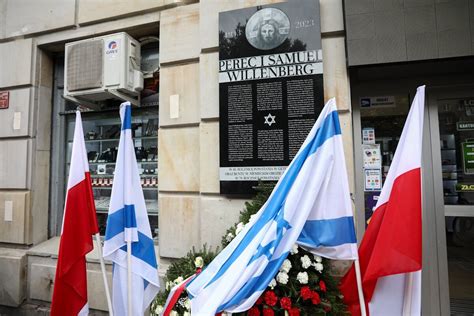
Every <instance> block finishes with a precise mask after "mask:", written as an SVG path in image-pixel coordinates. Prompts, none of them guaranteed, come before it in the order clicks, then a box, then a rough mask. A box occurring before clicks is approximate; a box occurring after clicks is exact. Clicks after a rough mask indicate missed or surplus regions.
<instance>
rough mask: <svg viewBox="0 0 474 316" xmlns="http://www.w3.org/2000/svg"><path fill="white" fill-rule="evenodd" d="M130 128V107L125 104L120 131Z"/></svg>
mask: <svg viewBox="0 0 474 316" xmlns="http://www.w3.org/2000/svg"><path fill="white" fill-rule="evenodd" d="M131 128H132V106H131V105H130V104H127V105H126V106H125V115H124V118H123V123H122V130H125V129H131Z"/></svg>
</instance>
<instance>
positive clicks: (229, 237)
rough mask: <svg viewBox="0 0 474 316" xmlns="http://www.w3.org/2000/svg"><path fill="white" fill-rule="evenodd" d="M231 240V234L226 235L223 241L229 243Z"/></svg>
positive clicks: (232, 237) (232, 235)
mask: <svg viewBox="0 0 474 316" xmlns="http://www.w3.org/2000/svg"><path fill="white" fill-rule="evenodd" d="M232 239H234V234H232V233H228V234H227V236H225V240H227V241H228V242H231V241H232Z"/></svg>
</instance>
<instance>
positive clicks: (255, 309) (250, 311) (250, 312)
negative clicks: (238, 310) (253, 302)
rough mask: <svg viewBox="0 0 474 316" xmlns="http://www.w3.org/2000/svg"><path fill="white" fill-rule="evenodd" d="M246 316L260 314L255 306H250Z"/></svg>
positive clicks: (258, 315) (257, 315)
mask: <svg viewBox="0 0 474 316" xmlns="http://www.w3.org/2000/svg"><path fill="white" fill-rule="evenodd" d="M248 316H260V311H259V310H258V308H257V307H255V306H254V307H252V308H251V309H249V312H248Z"/></svg>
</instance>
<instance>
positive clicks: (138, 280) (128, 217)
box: [104, 102, 159, 316]
mask: <svg viewBox="0 0 474 316" xmlns="http://www.w3.org/2000/svg"><path fill="white" fill-rule="evenodd" d="M120 118H121V121H122V131H121V133H120V142H119V147H118V154H117V162H116V164H115V174H114V182H113V186H112V196H111V198H110V206H109V216H108V218H107V229H106V231H105V242H104V258H105V259H108V260H111V261H112V262H113V273H112V274H113V297H112V301H113V309H114V315H127V310H128V307H127V305H128V304H127V268H128V267H127V245H126V242H127V241H131V242H132V260H131V266H132V267H131V268H132V293H133V298H132V308H133V315H134V316H135V315H143V313H144V311H145V309H146V308H147V307H148V306H149V305H150V303H151V301H152V300H153V298H154V297H155V296H156V294H157V293H158V289H159V280H158V265H157V263H156V256H155V248H154V244H153V237H152V235H151V230H150V223H149V222H148V214H147V210H146V206H145V199H144V197H143V191H142V187H141V183H140V176H139V172H138V165H137V159H136V157H135V146H134V143H133V140H132V130H131V127H132V109H131V105H130V102H125V103H122V104H121V105H120ZM128 316H132V315H128Z"/></svg>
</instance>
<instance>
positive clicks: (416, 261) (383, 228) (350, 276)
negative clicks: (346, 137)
mask: <svg viewBox="0 0 474 316" xmlns="http://www.w3.org/2000/svg"><path fill="white" fill-rule="evenodd" d="M424 104H425V86H421V87H418V89H417V92H416V95H415V99H414V100H413V104H412V106H411V109H410V113H409V114H408V118H407V121H406V123H405V126H404V128H403V132H402V136H401V137H400V141H399V143H398V147H397V150H396V152H395V156H394V159H393V161H392V165H391V167H390V170H389V173H388V175H387V178H386V180H385V184H384V186H383V189H382V192H381V194H380V197H379V200H378V202H377V205H376V207H375V211H374V214H373V215H372V218H371V220H370V223H369V225H368V227H367V231H366V232H365V235H364V238H363V239H362V242H361V245H360V247H359V260H360V267H361V274H362V287H363V290H364V296H365V303H366V310H368V311H369V314H370V315H372V316H374V315H420V314H421V263H422V251H421V244H422V240H421V238H422V237H421V236H422V233H421V227H422V226H421V151H422V146H421V145H422V135H423V109H424ZM340 288H341V291H342V294H343V295H344V301H345V303H346V304H347V305H348V307H349V311H350V312H351V313H352V315H360V314H361V309H360V305H359V298H358V295H357V285H356V276H355V271H354V267H352V268H351V269H350V270H349V272H348V273H347V274H346V275H345V276H344V278H343V279H342V282H341V287H340Z"/></svg>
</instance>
